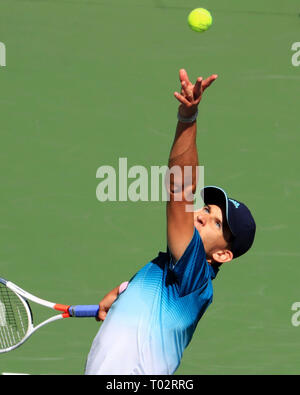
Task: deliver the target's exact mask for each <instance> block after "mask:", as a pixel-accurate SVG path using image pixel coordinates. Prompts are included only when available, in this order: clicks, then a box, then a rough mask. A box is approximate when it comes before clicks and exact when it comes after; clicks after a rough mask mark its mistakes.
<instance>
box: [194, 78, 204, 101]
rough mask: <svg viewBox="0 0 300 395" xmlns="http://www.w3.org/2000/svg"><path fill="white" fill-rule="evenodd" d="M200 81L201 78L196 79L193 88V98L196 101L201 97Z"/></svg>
mask: <svg viewBox="0 0 300 395" xmlns="http://www.w3.org/2000/svg"><path fill="white" fill-rule="evenodd" d="M202 81H203V78H202V77H199V78H197V81H196V84H195V86H194V98H195V99H197V98H199V97H200V96H201V93H202V92H201V89H202Z"/></svg>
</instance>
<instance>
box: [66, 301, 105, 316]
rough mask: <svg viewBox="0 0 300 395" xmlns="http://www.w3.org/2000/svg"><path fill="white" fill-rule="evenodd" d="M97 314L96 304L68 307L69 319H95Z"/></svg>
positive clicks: (97, 307) (97, 306)
mask: <svg viewBox="0 0 300 395" xmlns="http://www.w3.org/2000/svg"><path fill="white" fill-rule="evenodd" d="M98 312H99V305H98V304H91V305H77V306H70V307H69V313H70V316H71V317H79V318H80V317H97V315H98Z"/></svg>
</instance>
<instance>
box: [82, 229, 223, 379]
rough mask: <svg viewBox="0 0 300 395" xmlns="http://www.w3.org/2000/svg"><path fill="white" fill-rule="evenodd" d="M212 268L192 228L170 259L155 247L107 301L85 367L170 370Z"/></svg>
mask: <svg viewBox="0 0 300 395" xmlns="http://www.w3.org/2000/svg"><path fill="white" fill-rule="evenodd" d="M216 274H217V269H213V267H212V266H210V265H209V264H208V262H207V261H206V255H205V251H204V247H203V243H202V240H201V238H200V235H199V232H198V231H197V230H196V228H194V234H193V238H192V240H191V242H190V243H189V245H188V247H187V249H186V250H185V252H184V254H183V256H182V257H181V258H180V259H179V261H178V262H177V263H176V264H175V265H174V264H173V263H172V258H171V256H170V253H169V252H167V253H162V252H160V253H159V255H158V257H157V258H155V259H154V260H152V261H151V262H149V263H148V264H147V265H146V266H144V267H143V268H142V269H141V270H140V271H139V272H138V273H137V274H136V275H135V276H134V277H133V278H132V279H131V280H130V281H129V284H128V287H127V289H126V290H125V291H124V292H123V293H121V294H120V295H119V296H118V298H117V299H116V301H115V302H114V303H113V305H112V306H111V308H110V310H109V312H108V314H107V316H106V318H105V321H104V322H103V324H102V325H101V327H100V330H99V332H98V333H97V335H96V337H95V339H94V341H93V344H92V347H91V350H90V353H89V355H88V359H87V363H86V372H85V373H86V374H103V375H114V374H116V375H118V374H122V375H129V374H134V375H138V374H142V375H155V374H157V375H164V374H165V375H170V374H173V373H174V372H175V371H176V369H177V368H178V366H179V364H180V361H181V358H182V354H183V351H184V349H185V348H186V347H187V345H188V344H189V342H190V340H191V338H192V336H193V333H194V331H195V329H196V326H197V324H198V321H199V320H200V318H201V317H202V315H203V314H204V312H205V311H206V309H207V307H208V306H209V305H210V303H211V302H212V298H213V287H212V279H213V278H215V276H216Z"/></svg>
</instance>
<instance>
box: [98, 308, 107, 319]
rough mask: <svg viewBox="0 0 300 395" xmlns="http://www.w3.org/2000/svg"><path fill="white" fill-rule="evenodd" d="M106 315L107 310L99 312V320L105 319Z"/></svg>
mask: <svg viewBox="0 0 300 395" xmlns="http://www.w3.org/2000/svg"><path fill="white" fill-rule="evenodd" d="M105 317H106V311H103V310H101V311H99V314H98V318H99V320H100V321H104V320H105Z"/></svg>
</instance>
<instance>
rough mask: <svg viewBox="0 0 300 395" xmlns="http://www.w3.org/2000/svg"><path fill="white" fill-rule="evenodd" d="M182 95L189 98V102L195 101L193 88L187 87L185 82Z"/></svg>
mask: <svg viewBox="0 0 300 395" xmlns="http://www.w3.org/2000/svg"><path fill="white" fill-rule="evenodd" d="M181 88H182V89H181V94H182V96H184V97H185V98H187V99H188V100H189V101H193V100H194V95H193V89H192V87H191V86H187V84H186V82H185V81H182V82H181Z"/></svg>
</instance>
